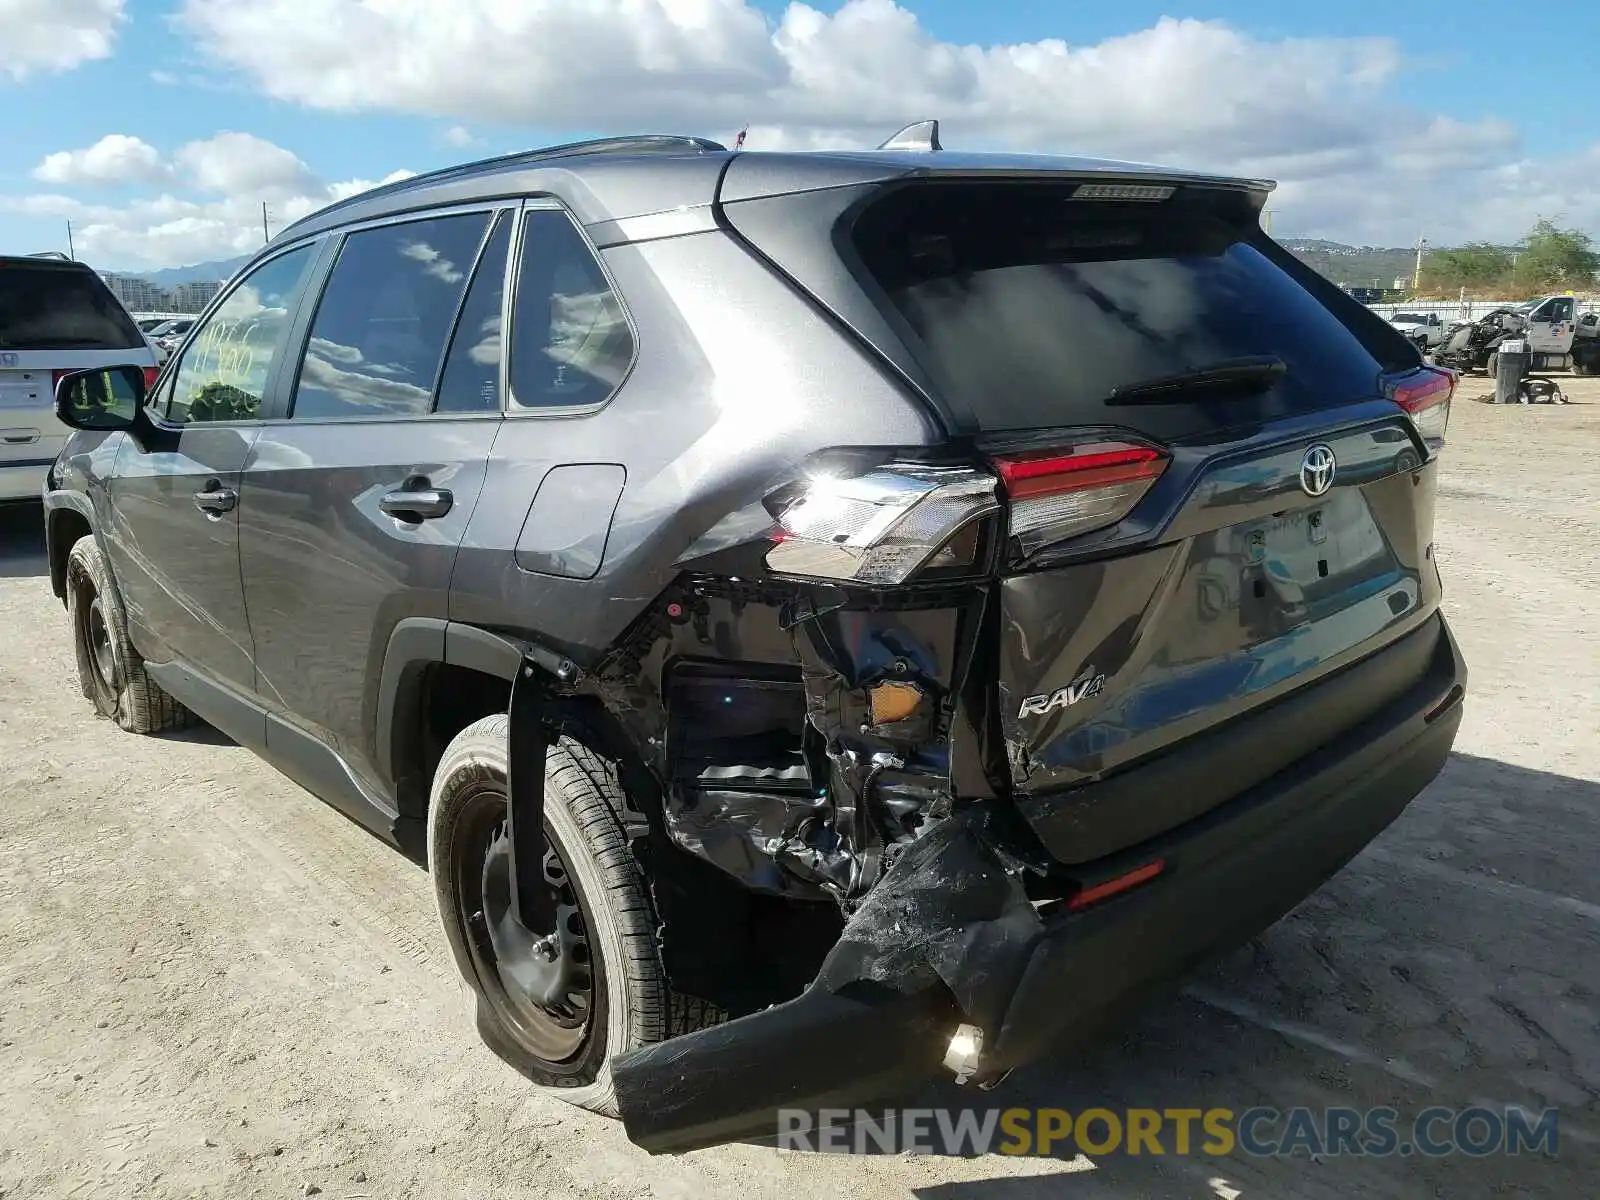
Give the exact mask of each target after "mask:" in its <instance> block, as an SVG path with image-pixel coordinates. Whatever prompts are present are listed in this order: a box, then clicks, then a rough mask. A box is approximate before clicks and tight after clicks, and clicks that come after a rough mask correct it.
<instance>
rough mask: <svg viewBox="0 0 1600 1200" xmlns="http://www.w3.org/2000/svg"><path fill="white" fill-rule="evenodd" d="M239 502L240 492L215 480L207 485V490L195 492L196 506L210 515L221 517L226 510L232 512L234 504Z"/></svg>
mask: <svg viewBox="0 0 1600 1200" xmlns="http://www.w3.org/2000/svg"><path fill="white" fill-rule="evenodd" d="M238 503H239V493H238V492H236V491H234V490H233V489H232V488H226V487H223V486H222V485H221V484H220V483H218V482H217V481H215V480H213V481H212V482H211V483H209V484H207V485H206V489H205V491H203V492H196V493H195V494H194V506H195V507H196V508H198V509H199V510H200V511H201V512H203V513H205V514H206V516H208V517H220V516H221V515H222V514H223V513H225V512H232V511H233V506H234V505H235V504H238Z"/></svg>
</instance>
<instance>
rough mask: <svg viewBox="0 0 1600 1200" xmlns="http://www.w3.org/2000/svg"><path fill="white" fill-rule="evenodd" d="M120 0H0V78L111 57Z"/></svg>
mask: <svg viewBox="0 0 1600 1200" xmlns="http://www.w3.org/2000/svg"><path fill="white" fill-rule="evenodd" d="M124 20H126V16H125V15H124V13H123V0H0V78H4V77H6V76H9V77H10V78H11V79H12V80H13V81H21V80H23V79H26V78H27V77H28V76H29V75H32V74H34V73H35V72H40V71H66V70H70V69H71V68H73V67H76V66H78V65H79V64H81V63H85V62H89V61H91V60H92V59H97V58H109V57H110V55H111V51H112V47H113V46H114V45H115V43H116V37H117V30H118V28H119V27H120V26H121V25H122V23H123V21H124Z"/></svg>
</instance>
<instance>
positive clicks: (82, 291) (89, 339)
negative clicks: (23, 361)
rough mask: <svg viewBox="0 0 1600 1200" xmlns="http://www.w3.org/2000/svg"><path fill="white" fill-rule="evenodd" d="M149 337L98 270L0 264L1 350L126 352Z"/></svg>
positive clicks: (44, 265)
mask: <svg viewBox="0 0 1600 1200" xmlns="http://www.w3.org/2000/svg"><path fill="white" fill-rule="evenodd" d="M144 344H145V341H144V337H143V336H142V335H141V334H140V332H139V330H138V328H137V327H136V326H135V325H134V323H133V321H132V319H131V318H130V317H129V316H128V314H127V312H126V310H124V309H123V307H122V305H120V304H118V303H117V299H116V297H115V296H113V295H112V294H111V291H110V289H108V288H107V287H106V285H105V284H104V283H102V282H101V281H100V277H99V276H98V275H96V274H94V272H92V271H89V270H86V269H84V268H82V267H72V268H65V269H64V268H62V267H59V266H53V265H50V264H48V263H41V264H32V263H27V264H22V263H7V264H5V265H4V266H0V347H4V348H5V349H7V350H127V349H131V348H133V347H135V346H139V347H142V346H144Z"/></svg>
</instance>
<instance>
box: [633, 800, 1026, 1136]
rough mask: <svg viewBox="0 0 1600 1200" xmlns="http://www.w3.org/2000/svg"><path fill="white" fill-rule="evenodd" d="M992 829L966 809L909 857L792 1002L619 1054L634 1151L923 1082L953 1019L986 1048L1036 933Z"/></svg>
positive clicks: (731, 1132) (907, 852) (902, 855)
mask: <svg viewBox="0 0 1600 1200" xmlns="http://www.w3.org/2000/svg"><path fill="white" fill-rule="evenodd" d="M991 820H992V817H991V813H990V811H989V810H988V809H986V808H984V807H980V806H971V807H968V808H966V809H963V810H961V811H959V812H957V813H956V814H954V815H953V816H951V817H950V818H949V819H948V820H945V821H943V822H941V823H939V824H937V825H935V826H933V827H932V828H931V829H929V830H928V832H927V833H926V834H925V835H924V836H923V837H921V838H920V839H918V840H917V841H915V842H913V843H910V844H909V845H907V846H905V847H904V849H902V850H901V851H900V852H899V853H898V854H897V855H896V857H895V858H894V860H893V862H892V864H891V865H890V866H889V869H888V871H887V872H886V873H885V875H884V877H883V879H882V880H881V881H880V882H879V883H878V886H877V887H876V888H874V889H873V890H872V891H871V892H870V893H869V894H868V895H867V897H866V898H865V899H864V900H863V901H862V902H861V904H860V906H859V908H858V909H857V910H856V913H855V915H854V916H853V917H852V918H851V919H850V921H849V922H848V923H847V924H846V926H845V929H844V933H843V935H842V936H841V938H840V940H839V941H838V943H837V944H836V945H835V946H834V948H833V949H832V950H831V951H830V952H829V954H828V956H827V958H826V960H825V961H824V963H823V965H822V969H821V971H820V972H819V973H818V975H817V978H816V981H815V982H814V983H813V984H812V985H811V987H809V988H808V989H807V990H806V991H805V992H804V993H803V994H801V995H800V996H799V997H797V998H796V999H794V1000H790V1001H788V1002H787V1003H784V1004H779V1005H775V1006H773V1007H771V1008H768V1009H765V1010H764V1011H762V1012H758V1013H754V1014H752V1015H750V1016H747V1017H741V1018H740V1019H738V1020H736V1021H730V1022H728V1023H727V1024H725V1025H720V1026H715V1027H713V1028H710V1029H705V1030H701V1031H699V1032H697V1033H692V1034H687V1035H685V1036H682V1037H677V1038H672V1039H670V1040H668V1041H666V1042H661V1043H657V1044H655V1045H651V1046H645V1047H641V1048H639V1049H636V1050H630V1051H628V1052H626V1053H624V1054H622V1055H619V1056H618V1057H617V1059H616V1060H615V1062H614V1064H613V1078H614V1081H615V1084H616V1088H617V1102H618V1108H619V1111H620V1114H621V1116H622V1119H623V1122H624V1124H625V1125H626V1128H627V1131H628V1136H629V1138H630V1139H632V1140H633V1141H634V1142H635V1143H636V1144H637V1145H639V1146H642V1147H644V1148H645V1149H646V1150H649V1151H651V1152H652V1153H677V1152H681V1151H685V1150H691V1149H696V1148H699V1147H702V1146H709V1145H716V1144H718V1143H722V1142H728V1141H733V1140H736V1139H739V1138H750V1137H764V1136H770V1135H771V1133H772V1132H773V1130H774V1129H775V1128H776V1124H775V1122H776V1118H777V1110H778V1109H779V1108H801V1109H808V1110H815V1109H817V1108H821V1107H840V1106H844V1107H848V1106H852V1105H855V1104H859V1103H867V1102H869V1101H872V1100H876V1099H883V1098H887V1097H890V1096H893V1095H895V1094H896V1093H902V1092H903V1091H904V1090H905V1089H907V1088H909V1087H913V1086H915V1085H916V1084H917V1083H919V1082H921V1081H924V1080H927V1079H929V1078H932V1077H933V1076H934V1075H935V1074H936V1073H937V1072H938V1070H939V1063H940V1061H941V1059H942V1056H943V1054H944V1051H945V1048H946V1045H947V1043H948V1041H949V1037H950V1034H951V1032H952V1031H953V1030H954V1029H955V1027H956V1026H957V1025H958V1024H960V1023H962V1022H966V1023H970V1024H975V1025H977V1026H979V1027H980V1028H981V1029H983V1030H984V1031H985V1034H986V1036H988V1037H992V1036H994V1034H995V1033H996V1032H997V1031H998V1030H999V1029H1000V1027H1001V1025H1002V1023H1003V1020H1004V1015H1005V1011H1006V1008H1007V1006H1008V1005H1009V1004H1010V1001H1011V997H1012V995H1013V993H1014V992H1015V990H1016V987H1017V984H1018V982H1019V981H1020V980H1021V978H1022V974H1023V972H1024V970H1025V969H1026V967H1027V964H1028V962H1029V960H1030V959H1031V958H1032V956H1033V954H1034V951H1035V949H1036V948H1037V945H1038V942H1039V939H1040V938H1041V937H1042V936H1043V934H1044V928H1043V924H1042V923H1041V922H1040V920H1039V917H1038V914H1037V913H1036V912H1035V911H1034V908H1033V905H1032V904H1031V903H1029V901H1028V898H1027V895H1026V893H1025V891H1024V889H1023V884H1022V878H1021V875H1022V871H1023V868H1022V867H1021V866H1020V865H1019V864H1017V863H1016V862H1015V861H1014V860H1012V858H1011V856H1010V855H1009V854H1008V853H1007V851H1006V850H1005V849H1004V845H1003V842H1002V841H1001V840H1000V839H999V838H998V836H997V835H996V832H995V830H993V829H992V828H991Z"/></svg>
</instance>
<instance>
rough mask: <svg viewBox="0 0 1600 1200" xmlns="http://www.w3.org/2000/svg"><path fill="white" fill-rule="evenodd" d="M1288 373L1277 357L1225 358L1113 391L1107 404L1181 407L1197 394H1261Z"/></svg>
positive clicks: (1270, 355) (1283, 363) (1107, 398)
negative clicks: (1200, 392)
mask: <svg viewBox="0 0 1600 1200" xmlns="http://www.w3.org/2000/svg"><path fill="white" fill-rule="evenodd" d="M1288 372H1289V366H1288V364H1287V363H1285V362H1284V361H1283V359H1281V358H1279V357H1278V356H1277V355H1275V354H1253V355H1249V356H1247V357H1244V358H1225V359H1223V360H1222V361H1221V362H1214V363H1212V364H1211V365H1210V366H1208V367H1196V368H1195V369H1194V370H1192V371H1179V372H1177V373H1175V374H1172V375H1158V376H1156V377H1155V378H1154V379H1144V380H1140V381H1139V382H1138V383H1129V384H1124V385H1123V386H1122V387H1117V388H1112V389H1111V395H1110V396H1108V397H1106V403H1107V404H1178V403H1181V402H1182V400H1183V399H1184V398H1185V397H1188V396H1190V395H1191V394H1192V393H1194V392H1197V391H1205V390H1207V389H1215V390H1218V391H1224V390H1226V391H1246V392H1261V391H1265V390H1266V389H1267V388H1269V387H1271V386H1272V385H1273V384H1274V383H1276V382H1278V380H1280V379H1282V378H1283V377H1284V376H1285V375H1286V374H1288Z"/></svg>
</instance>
